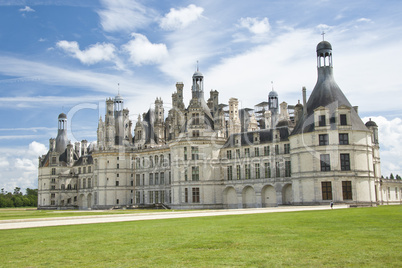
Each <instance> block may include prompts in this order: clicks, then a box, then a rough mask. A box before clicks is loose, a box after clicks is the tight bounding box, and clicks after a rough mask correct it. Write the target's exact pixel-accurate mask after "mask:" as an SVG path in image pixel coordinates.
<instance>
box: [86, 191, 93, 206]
mask: <svg viewBox="0 0 402 268" xmlns="http://www.w3.org/2000/svg"><path fill="white" fill-rule="evenodd" d="M87 207H88V208H91V207H92V194H88V196H87Z"/></svg>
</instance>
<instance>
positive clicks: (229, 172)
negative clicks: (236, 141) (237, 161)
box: [227, 166, 233, 181]
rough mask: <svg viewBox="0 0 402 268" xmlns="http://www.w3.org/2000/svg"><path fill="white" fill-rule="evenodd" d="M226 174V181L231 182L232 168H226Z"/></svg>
mask: <svg viewBox="0 0 402 268" xmlns="http://www.w3.org/2000/svg"><path fill="white" fill-rule="evenodd" d="M227 173H228V180H229V181H231V180H232V176H233V170H232V166H228V167H227Z"/></svg>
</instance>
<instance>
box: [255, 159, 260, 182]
mask: <svg viewBox="0 0 402 268" xmlns="http://www.w3.org/2000/svg"><path fill="white" fill-rule="evenodd" d="M254 169H255V178H256V179H259V178H260V164H258V163H256V164H255V165H254Z"/></svg>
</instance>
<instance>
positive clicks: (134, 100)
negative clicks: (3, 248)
mask: <svg viewBox="0 0 402 268" xmlns="http://www.w3.org/2000/svg"><path fill="white" fill-rule="evenodd" d="M322 31H325V33H326V34H325V39H326V40H327V41H329V42H331V44H332V46H333V62H334V74H335V79H336V81H337V83H338V85H339V86H340V88H341V89H342V90H343V92H344V93H345V95H346V96H347V97H348V99H349V101H350V102H351V103H352V105H357V106H359V114H360V116H361V117H362V118H363V120H364V121H367V120H368V118H372V120H374V121H376V122H377V124H378V125H379V127H380V142H381V160H382V173H383V174H384V176H389V173H390V172H393V173H394V174H395V173H398V174H402V145H401V140H402V108H401V104H400V102H401V99H402V91H401V87H402V75H401V69H402V68H401V67H400V66H401V62H402V53H401V52H402V51H401V50H402V35H401V34H400V33H401V32H402V2H401V1H392V0H390V1H380V0H378V1H375V0H372V1H369V0H367V1H343V0H338V1H330V0H322V1H320V0H297V1H279V0H278V1H270V0H248V1H213V0H211V1H202V0H200V1H180V0H179V1H160V0H147V1H145V0H143V1H128V0H101V1H79V0H70V1H61V0H57V1H56V0H52V1H51V0H49V1H47V0H41V1H23V0H12V1H8V0H3V1H1V2H0V115H1V124H0V171H1V172H0V188H5V190H7V191H12V190H13V189H14V187H16V186H19V187H21V188H22V189H25V188H27V187H29V188H36V187H37V157H38V155H40V154H43V153H45V152H46V151H47V148H48V140H49V138H52V137H55V136H56V134H57V116H58V114H59V113H61V112H64V113H66V114H67V115H68V116H69V130H70V131H69V138H70V139H71V140H72V141H76V140H82V139H87V140H88V141H95V140H96V127H97V122H98V119H99V116H102V115H103V114H104V101H105V99H106V98H109V97H113V96H115V95H116V94H117V92H118V91H119V92H120V94H121V95H122V96H123V98H124V99H125V107H127V108H129V109H130V116H131V119H132V120H133V121H134V123H135V120H136V119H137V116H138V114H141V113H143V112H145V111H146V110H148V108H149V107H150V106H151V105H152V103H153V102H154V101H155V98H156V97H162V99H163V101H164V104H165V107H166V110H168V108H169V106H170V103H171V94H172V93H173V92H174V90H175V83H176V82H184V85H185V101H186V102H187V103H188V101H189V96H190V83H191V76H192V74H193V72H194V71H195V68H196V62H197V61H199V68H200V71H202V72H203V73H204V76H205V90H206V96H208V95H209V94H208V93H207V92H208V91H209V90H211V89H214V90H215V89H216V90H218V91H219V92H220V96H219V98H220V102H221V103H227V102H228V100H229V98H230V97H236V98H238V99H239V100H240V101H241V106H242V107H243V108H244V107H250V108H253V106H254V105H255V104H257V103H259V102H261V101H264V100H266V98H267V94H268V92H269V91H270V90H271V81H273V85H274V88H275V90H276V91H277V92H278V93H279V99H280V102H282V101H286V102H287V103H289V104H296V103H297V101H298V100H299V99H301V88H302V87H303V86H306V88H307V93H308V94H310V93H311V90H312V89H313V87H314V85H315V82H316V78H317V74H316V58H315V47H316V45H317V43H318V42H320V41H321V40H322V36H321V35H320V34H321V32H322ZM118 84H119V85H118Z"/></svg>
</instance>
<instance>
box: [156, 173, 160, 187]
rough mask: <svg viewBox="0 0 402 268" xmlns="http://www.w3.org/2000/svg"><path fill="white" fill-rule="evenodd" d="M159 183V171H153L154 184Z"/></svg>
mask: <svg viewBox="0 0 402 268" xmlns="http://www.w3.org/2000/svg"><path fill="white" fill-rule="evenodd" d="M158 184H159V173H155V185H158Z"/></svg>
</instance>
